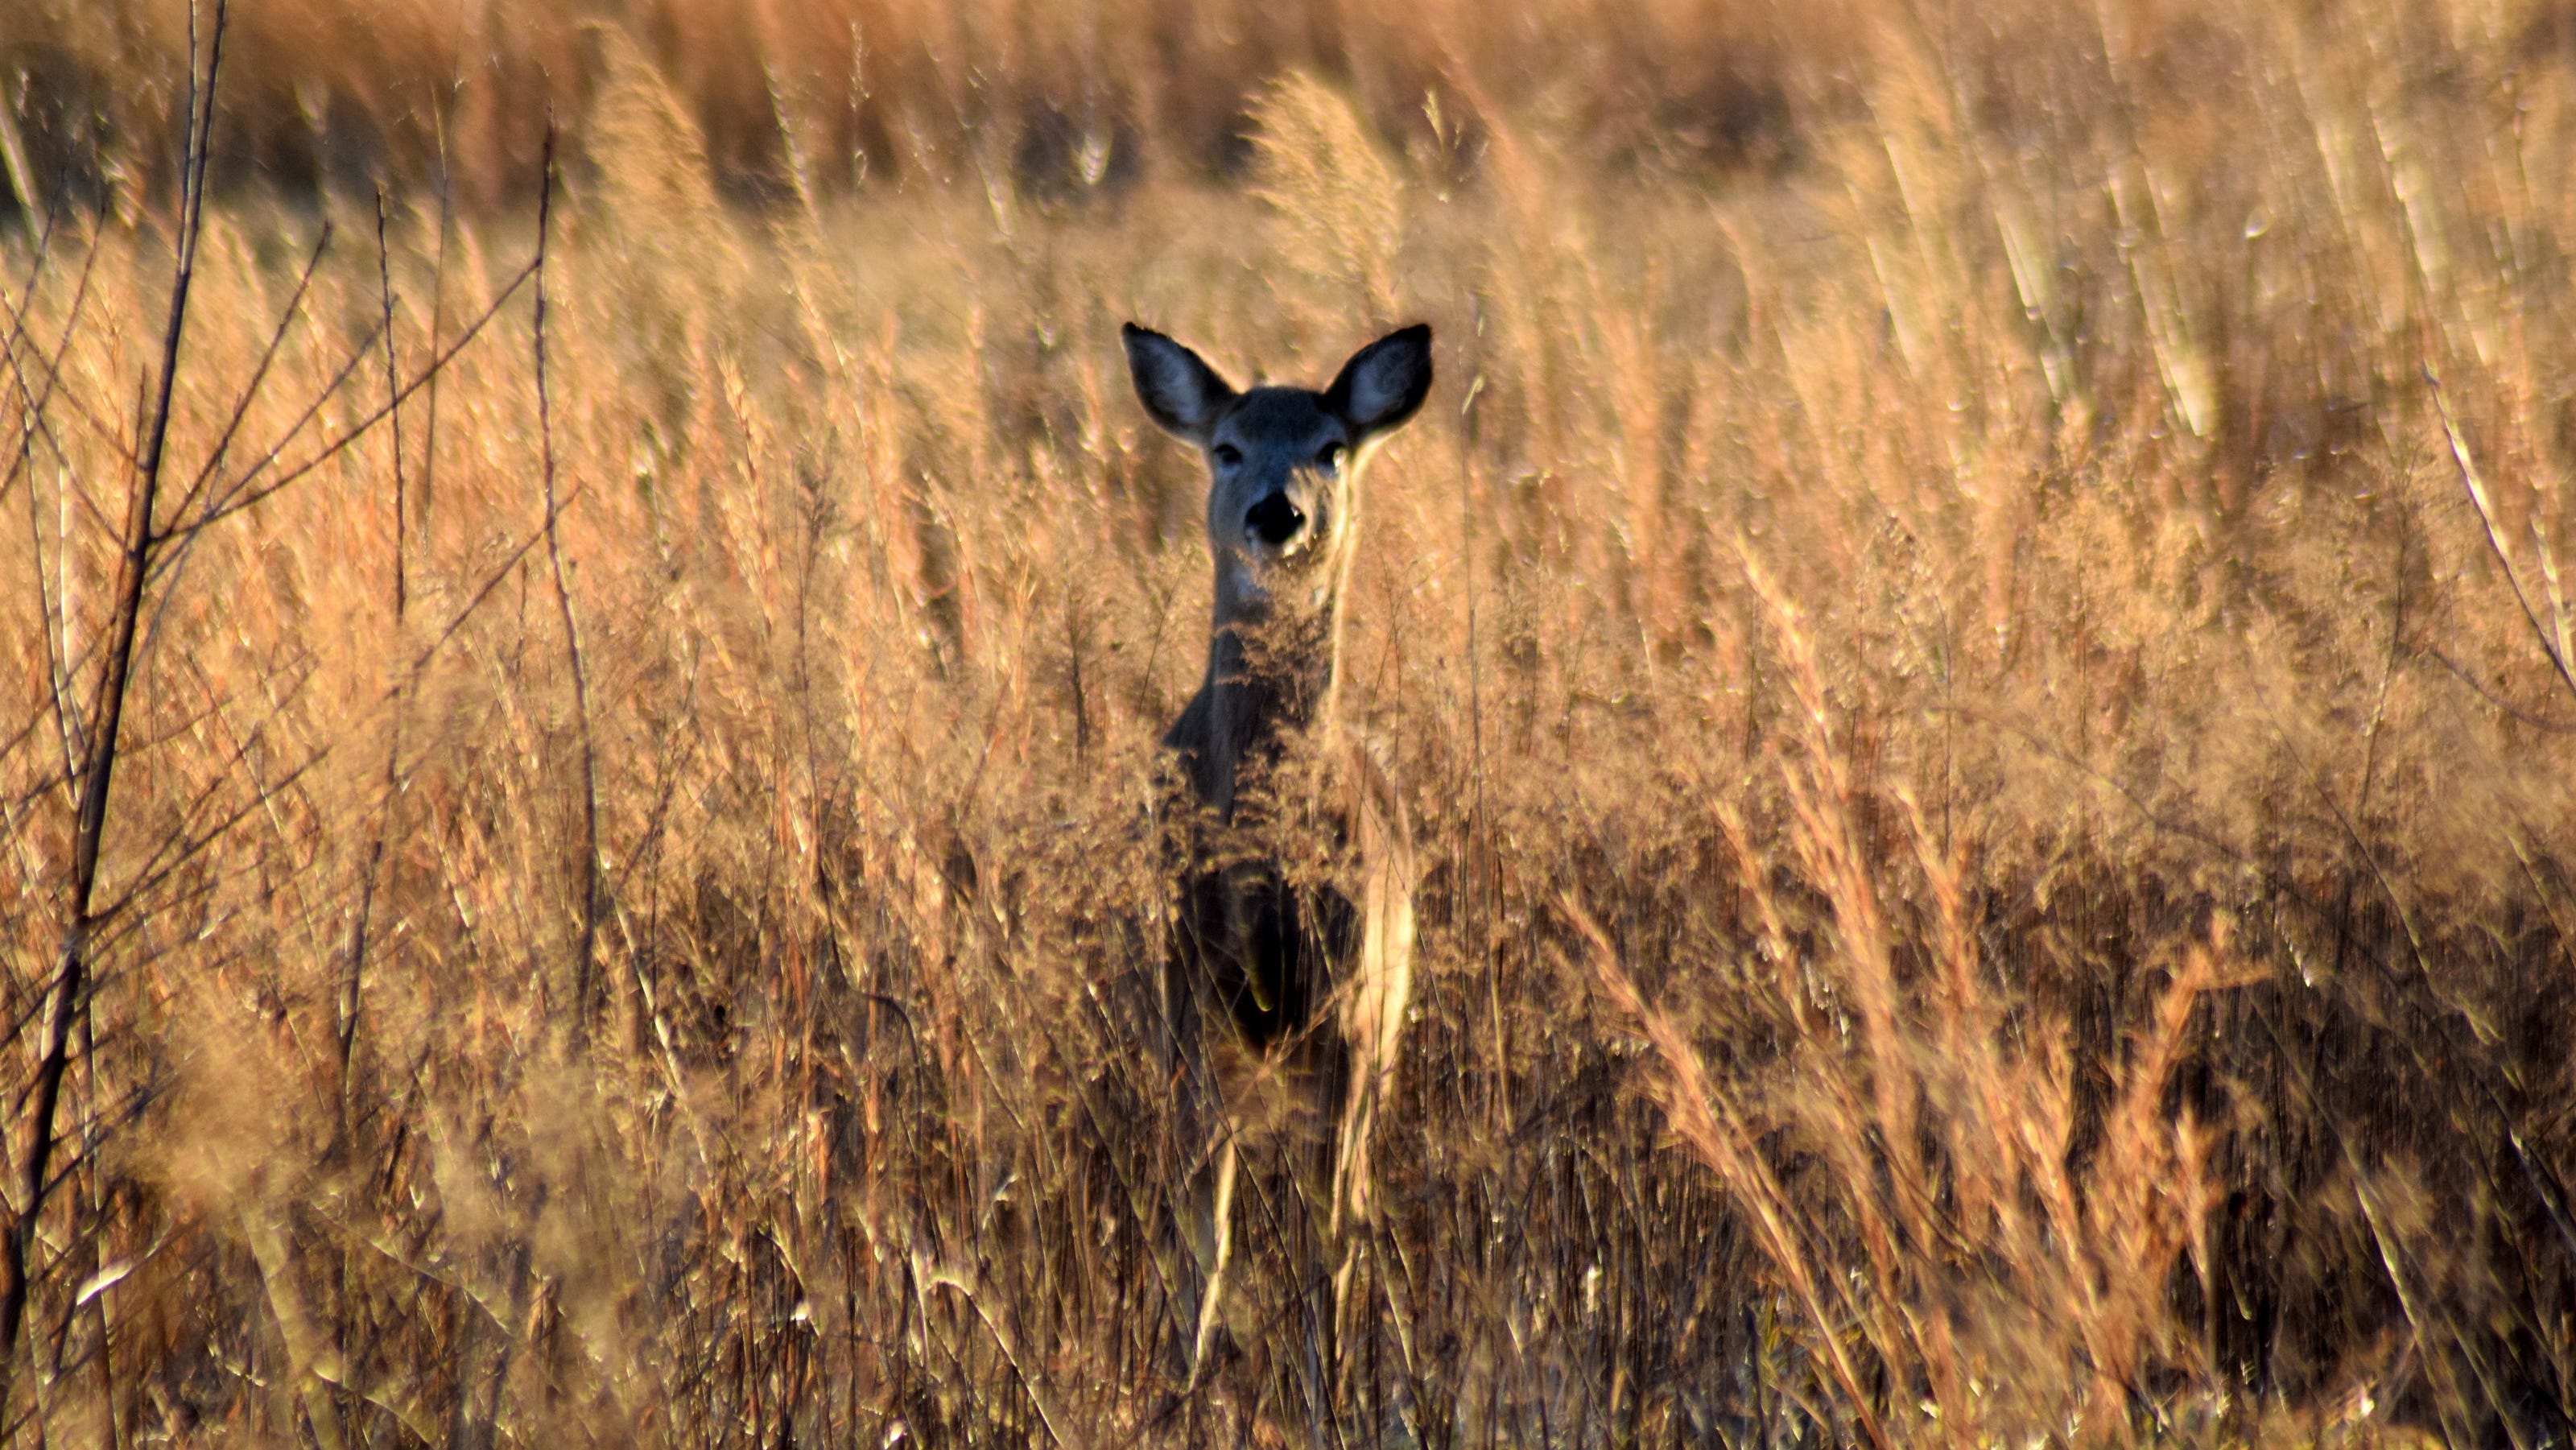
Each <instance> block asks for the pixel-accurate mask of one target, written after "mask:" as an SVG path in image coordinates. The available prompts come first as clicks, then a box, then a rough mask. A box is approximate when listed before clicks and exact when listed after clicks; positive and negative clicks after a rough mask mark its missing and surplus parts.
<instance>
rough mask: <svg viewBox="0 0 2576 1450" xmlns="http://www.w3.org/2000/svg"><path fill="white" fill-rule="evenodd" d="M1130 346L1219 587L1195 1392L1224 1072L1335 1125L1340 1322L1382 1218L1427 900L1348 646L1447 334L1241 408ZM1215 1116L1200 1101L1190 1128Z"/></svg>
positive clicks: (1211, 705)
mask: <svg viewBox="0 0 2576 1450" xmlns="http://www.w3.org/2000/svg"><path fill="white" fill-rule="evenodd" d="M1121 335H1122V338H1123V340H1124V342H1125V345H1126V353H1127V363H1128V370H1129V372H1130V373H1131V375H1132V376H1133V380H1134V382H1135V386H1136V396H1137V398H1138V400H1139V401H1140V402H1142V403H1143V405H1144V408H1145V411H1146V413H1147V414H1148V415H1149V416H1150V417H1152V419H1153V420H1154V422H1155V423H1156V424H1157V425H1159V426H1160V427H1161V428H1162V429H1163V430H1164V431H1165V432H1167V433H1169V434H1171V435H1172V436H1173V437H1175V438H1177V439H1179V440H1181V441H1182V442H1184V443H1187V444H1190V445H1192V446H1193V447H1195V448H1197V449H1198V450H1199V452H1200V454H1201V456H1202V458H1203V460H1204V462H1205V463H1206V466H1207V470H1208V490H1207V544H1208V552H1209V555H1210V557H1211V559H1212V561H1213V563H1214V564H1215V567H1216V587H1215V598H1214V609H1213V618H1212V620H1211V624H1210V628H1209V632H1208V652H1207V669H1206V673H1205V675H1204V676H1203V677H1202V679H1201V683H1200V685H1199V689H1198V693H1197V694H1196V695H1194V696H1192V697H1191V699H1190V701H1189V704H1188V705H1187V706H1186V707H1185V708H1183V709H1182V711H1181V713H1180V717H1179V719H1177V720H1175V721H1174V722H1173V724H1172V726H1171V728H1170V729H1169V730H1168V731H1166V732H1165V733H1164V735H1163V739H1162V744H1163V747H1164V749H1165V751H1166V757H1165V758H1166V760H1167V762H1168V765H1169V767H1170V772H1171V776H1172V777H1174V778H1172V779H1170V780H1168V781H1167V786H1166V794H1167V796H1168V797H1169V798H1170V805H1169V806H1168V807H1167V809H1168V810H1169V811H1170V813H1171V814H1172V816H1173V817H1174V818H1175V819H1176V821H1177V823H1178V825H1179V826H1180V829H1179V831H1178V832H1177V833H1176V835H1175V840H1176V844H1175V846H1174V852H1175V856H1176V861H1175V877H1176V881H1175V885H1176V887H1177V891H1176V906H1177V910H1176V914H1175V921H1174V930H1173V932H1172V933H1171V946H1170V950H1169V951H1168V952H1167V954H1166V968H1165V971H1164V973H1163V977H1162V999H1163V1005H1164V1020H1165V1022H1166V1023H1167V1024H1168V1026H1167V1029H1166V1030H1167V1031H1168V1033H1169V1034H1170V1045H1171V1047H1172V1049H1173V1051H1174V1055H1175V1056H1176V1058H1177V1059H1178V1061H1177V1063H1176V1067H1177V1069H1178V1070H1177V1071H1176V1072H1175V1077H1176V1079H1177V1080H1178V1081H1179V1082H1180V1083H1181V1084H1182V1089H1181V1090H1182V1091H1183V1092H1184V1093H1185V1094H1195V1095H1198V1096H1202V1097H1207V1098H1213V1099H1214V1100H1215V1106H1216V1108H1217V1114H1218V1117H1219V1119H1220V1123H1219V1124H1218V1126H1217V1131H1216V1139H1217V1141H1216V1142H1215V1144H1214V1146H1213V1148H1212V1150H1210V1151H1211V1155H1212V1161H1210V1160H1209V1159H1202V1160H1200V1161H1201V1162H1202V1163H1204V1164H1205V1168H1204V1171H1203V1173H1202V1174H1200V1175H1199V1176H1195V1177H1194V1178H1193V1180H1192V1196H1193V1202H1192V1205H1191V1209H1190V1212H1191V1215H1192V1217H1193V1219H1194V1223H1193V1224H1192V1226H1191V1229H1190V1235H1189V1236H1190V1239H1191V1245H1190V1247H1191V1251H1192V1253H1193V1254H1194V1255H1195V1256H1196V1257H1197V1258H1198V1259H1199V1269H1200V1281H1201V1282H1200V1289H1199V1299H1198V1305H1197V1312H1196V1315H1195V1320H1196V1323H1195V1332H1194V1334H1193V1336H1192V1338H1191V1342H1190V1349H1189V1364H1190V1375H1191V1379H1192V1380H1193V1382H1195V1381H1196V1380H1197V1379H1198V1377H1199V1376H1200V1374H1201V1372H1202V1367H1203V1366H1204V1365H1205V1363H1206V1360H1207V1354H1208V1350H1209V1348H1210V1343H1211V1337H1212V1335H1213V1333H1214V1330H1215V1327H1216V1322H1217V1315H1218V1304H1219V1301H1220V1299H1221V1296H1222V1293H1223V1288H1224V1282H1225V1275H1226V1269H1227V1264H1228V1261H1229V1260H1230V1258H1231V1254H1232V1243H1233V1234H1232V1227H1231V1219H1232V1215H1233V1198H1234V1185H1235V1176H1236V1170H1237V1162H1238V1141H1239V1137H1240V1134H1239V1133H1238V1132H1237V1131H1236V1129H1237V1128H1238V1127H1239V1126H1240V1125H1239V1124H1237V1123H1235V1122H1233V1121H1230V1119H1231V1117H1232V1114H1231V1113H1230V1111H1229V1109H1228V1107H1227V1099H1228V1098H1229V1097H1230V1096H1232V1094H1231V1093H1230V1092H1229V1090H1228V1086H1227V1084H1226V1083H1224V1082H1222V1081H1220V1080H1219V1079H1220V1077H1221V1076H1222V1074H1219V1073H1217V1072H1216V1071H1215V1069H1214V1067H1213V1066H1212V1063H1215V1062H1220V1061H1223V1060H1227V1059H1228V1058H1229V1057H1230V1059H1231V1060H1232V1061H1234V1062H1236V1063H1241V1062H1244V1061H1246V1060H1248V1061H1250V1062H1251V1063H1253V1064H1254V1065H1255V1067H1256V1069H1259V1070H1276V1071H1277V1072H1278V1073H1279V1074H1280V1075H1281V1076H1283V1077H1294V1078H1302V1079H1303V1081H1304V1084H1305V1093H1304V1096H1305V1097H1306V1099H1307V1100H1308V1103H1309V1105H1310V1107H1311V1108H1312V1109H1314V1110H1315V1111H1314V1117H1315V1118H1317V1119H1320V1120H1321V1121H1322V1122H1323V1123H1326V1124H1329V1125H1330V1128H1329V1143H1330V1160H1331V1178H1330V1186H1329V1190H1328V1199H1327V1201H1328V1207H1327V1229H1326V1235H1325V1242H1327V1243H1328V1244H1340V1245H1342V1259H1341V1263H1340V1265H1339V1267H1338V1268H1336V1270H1335V1271H1334V1273H1333V1297H1334V1302H1335V1306H1336V1314H1335V1317H1336V1318H1337V1319H1338V1318H1339V1309H1340V1305H1341V1303H1342V1301H1343V1300H1344V1299H1345V1297H1346V1295H1347V1290H1348V1285H1349V1282H1350V1270H1351V1267H1352V1265H1353V1264H1354V1262H1355V1254H1356V1249H1357V1243H1356V1235H1355V1234H1354V1235H1353V1236H1351V1237H1350V1238H1347V1239H1346V1237H1345V1233H1344V1231H1345V1229H1355V1228H1356V1227H1357V1226H1358V1225H1360V1224H1362V1223H1364V1222H1366V1221H1367V1220H1368V1218H1369V1216H1370V1213H1371V1209H1372V1202H1371V1184H1372V1174H1371V1170H1370V1163H1369V1145H1370V1139H1371V1137H1372V1135H1373V1133H1374V1131H1375V1124H1376V1118H1377V1113H1378V1110H1379V1108H1380V1107H1381V1105H1383V1104H1384V1103H1385V1102H1386V1101H1387V1100H1388V1099H1389V1098H1390V1097H1391V1096H1392V1095H1393V1092H1394V1089H1395V1081H1396V1065H1397V1056H1398V1049H1399V1046H1400V1038H1401V1034H1402V1031H1403V1026H1404V1019H1405V1012H1406V1009H1407V1006H1408V999H1409V998H1410V996H1411V994H1412V986H1413V947H1414V921H1413V898H1414V891H1415V887H1416V884H1417V882H1418V879H1419V877H1418V871H1417V868H1416V866H1415V861H1414V850H1413V833H1412V824H1411V821H1410V819H1409V818H1408V816H1407V814H1406V812H1405V808H1404V802H1403V798H1402V797H1401V795H1400V794H1399V793H1398V792H1397V791H1396V789H1395V787H1394V785H1393V783H1392V781H1391V780H1390V778H1389V774H1388V768H1387V762H1386V758H1385V756H1384V754H1383V753H1382V751H1381V749H1380V748H1379V747H1378V745H1377V744H1376V743H1375V742H1373V741H1370V740H1368V739H1367V738H1365V737H1364V736H1363V735H1362V733H1361V732H1360V731H1359V730H1358V729H1357V728H1356V727H1355V726H1354V725H1353V723H1352V722H1351V721H1349V720H1347V719H1345V718H1344V717H1343V715H1342V712H1341V710H1340V703H1341V698H1340V697H1341V673H1342V672H1341V649H1342V622H1343V616H1344V612H1345V611H1344V603H1345V597H1346V595H1347V594H1348V592H1349V584H1350V578H1351V565H1352V561H1353V560H1354V559H1355V558H1356V557H1357V555H1358V552H1359V523H1360V504H1361V489H1360V479H1361V475H1362V473H1363V472H1364V471H1365V470H1366V468H1367V466H1368V464H1369V461H1370V460H1371V458H1373V457H1374V456H1375V454H1376V453H1377V450H1378V449H1379V447H1380V446H1381V445H1383V444H1384V443H1385V442H1386V441H1387V439H1388V438H1389V437H1391V436H1392V435H1393V434H1394V433H1395V431H1396V430H1397V429H1399V428H1401V427H1403V426H1404V424H1405V423H1407V422H1408V421H1410V420H1411V419H1412V417H1413V415H1414V414H1415V413H1416V412H1418V411H1419V410H1420V409H1421V407H1422V403H1423V400H1424V399H1425V398H1426V397H1427V396H1429V394H1430V391H1431V329H1430V328H1429V327H1428V326H1427V325H1423V324H1416V325H1414V326H1410V327H1405V328H1401V329H1399V330H1397V331H1395V332H1391V333H1389V334H1387V335H1386V336H1384V337H1381V338H1379V339H1378V340H1377V341H1375V342H1372V343H1370V344H1368V345H1367V346H1366V347H1363V348H1361V349H1360V350H1359V351H1358V352H1357V353H1354V354H1353V355H1352V356H1351V358H1350V360H1349V361H1348V362H1346V363H1344V364H1343V366H1342V369H1341V371H1340V373H1339V374H1338V375H1336V376H1335V377H1334V379H1333V381H1332V383H1331V384H1330V385H1329V386H1327V387H1325V388H1324V389H1322V390H1321V391H1316V390H1313V389H1309V388H1302V387H1281V386H1256V387H1252V388H1248V389H1245V390H1242V391H1237V390H1236V389H1235V388H1234V387H1233V386H1232V385H1231V384H1229V383H1227V382H1226V380H1225V379H1224V378H1223V377H1222V376H1220V375H1219V374H1218V373H1217V371H1216V369H1214V368H1212V367H1210V366H1209V365H1208V364H1207V362H1206V361H1205V360H1203V359H1202V358H1200V357H1199V355H1198V354H1197V353H1195V352H1192V351H1191V350H1190V349H1189V348H1187V347H1184V346H1182V345H1181V344H1180V343H1178V342H1175V341H1173V340H1172V339H1171V338H1169V337H1166V336H1164V335H1163V334H1162V333H1159V332H1154V331H1151V330H1149V329H1146V328H1143V327H1139V326H1137V325H1136V324H1134V323H1132V322H1131V323H1128V324H1127V325H1126V326H1125V327H1124V328H1123V329H1122V334H1121ZM1319 863H1320V869H1318V867H1319ZM1211 1019H1212V1021H1211ZM1218 1047H1226V1048H1231V1049H1232V1051H1231V1053H1230V1054H1228V1053H1221V1052H1214V1051H1212V1049H1215V1048H1218ZM1195 1115H1196V1109H1194V1108H1193V1107H1191V1105H1190V1102H1189V1101H1188V1100H1187V1099H1185V1102H1184V1118H1185V1121H1188V1120H1192V1119H1194V1117H1195ZM1201 1185H1204V1189H1205V1191H1204V1192H1202V1191H1201Z"/></svg>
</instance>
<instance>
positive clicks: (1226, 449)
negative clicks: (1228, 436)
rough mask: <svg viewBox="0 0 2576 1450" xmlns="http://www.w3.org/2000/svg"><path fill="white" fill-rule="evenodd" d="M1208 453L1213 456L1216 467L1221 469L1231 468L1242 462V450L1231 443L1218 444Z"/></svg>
mask: <svg viewBox="0 0 2576 1450" xmlns="http://www.w3.org/2000/svg"><path fill="white" fill-rule="evenodd" d="M1208 451H1209V452H1210V453H1211V454H1213V455H1215V457H1216V461H1217V464H1218V466H1219V467H1222V468H1232V467H1234V466H1235V465H1236V464H1238V463H1241V462H1242V461H1243V450H1242V449H1240V448H1237V447H1235V446H1234V445H1233V444H1231V443H1220V444H1218V445H1217V446H1216V447H1214V448H1211V449H1209V450H1208Z"/></svg>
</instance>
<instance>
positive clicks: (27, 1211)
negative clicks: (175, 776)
mask: <svg viewBox="0 0 2576 1450" xmlns="http://www.w3.org/2000/svg"><path fill="white" fill-rule="evenodd" d="M188 19H189V36H188V40H189V49H188V56H189V63H190V64H189V94H188V101H189V106H188V154H187V162H186V165H185V167H184V168H183V169H182V171H181V173H180V196H179V238H178V265H177V271H176V274H175V275H174V276H173V278H172V280H171V284H170V312H169V320H168V322H167V324H166V325H165V326H164V328H163V329H162V335H161V371H160V378H159V384H158V389H157V393H156V395H155V398H154V401H153V404H152V409H151V412H150V414H149V415H148V417H147V418H146V419H145V420H144V437H145V443H144V447H143V453H142V456H141V458H140V460H139V461H138V463H137V466H136V470H135V478H134V486H133V489H132V491H131V493H130V494H129V495H128V498H127V503H126V516H125V529H124V535H123V540H124V552H123V555H122V557H121V559H120V560H119V563H118V567H117V583H116V594H115V614H114V617H113V618H112V620H111V621H110V623H109V626H108V632H109V637H110V641H111V643H110V645H109V649H108V654H107V662H106V668H105V670H104V671H103V672H102V673H101V674H100V676H99V682H98V694H97V704H96V705H95V707H94V708H93V709H92V710H91V711H90V718H91V719H92V720H93V721H95V722H96V728H95V730H94V732H93V735H92V744H91V748H90V750H89V751H88V755H87V759H86V760H85V761H84V762H83V766H84V768H83V770H82V778H81V791H80V809H79V814H78V816H77V817H76V825H75V827H74V832H73V837H72V865H71V915H70V920H69V922H68V923H67V924H66V925H65V927H64V930H63V937H62V947H61V951H60V953H59V956H58V960H57V964H56V967H55V971H54V983H53V996H52V1003H51V1005H50V1008H49V1010H48V1013H47V1022H46V1026H45V1041H44V1047H43V1050H42V1052H41V1054H40V1056H39V1058H38V1061H37V1068H36V1081H35V1092H34V1103H33V1105H32V1107H31V1108H30V1110H29V1113H28V1126H27V1138H26V1146H25V1148H24V1150H23V1152H24V1155H25V1156H24V1158H23V1159H22V1162H21V1167H22V1170H23V1171H22V1172H21V1174H20V1179H19V1182H20V1190H19V1197H18V1203H17V1205H16V1208H17V1219H16V1222H14V1223H12V1224H11V1225H10V1231H9V1234H8V1238H7V1240H6V1242H5V1245H0V1406H5V1405H6V1403H7V1398H8V1397H7V1385H8V1380H9V1378H10V1373H11V1371H12V1370H14V1368H15V1364H16V1358H17V1344H18V1331H19V1328H20V1326H21V1324H22V1323H23V1322H24V1321H25V1318H26V1310H27V1296H28V1290H29V1287H30V1284H29V1280H30V1273H31V1271H30V1266H29V1263H28V1258H29V1255H30V1254H31V1253H32V1252H33V1250H34V1247H35V1240H36V1223H37V1220H38V1219H39V1218H41V1217H42V1216H43V1214H44V1208H45V1193H46V1190H47V1188H48V1187H49V1186H50V1180H49V1178H48V1172H49V1169H50V1167H51V1163H52V1159H53V1153H54V1117H55V1114H56V1113H57V1111H58V1110H59V1109H60V1107H61V1103H62V1086H63V1077H64V1073H65V1070H66V1069H67V1068H68V1067H69V1066H70V1061H71V1052H72V1044H73V1038H74V1029H75V1027H76V1026H77V1024H78V1022H79V1020H80V1015H81V1014H80V1009H81V1005H82V1003H83V1000H84V998H85V995H86V994H85V991H84V987H85V985H86V982H87V977H88V970H89V964H90V963H89V933H90V927H91V920H90V900H91V896H92V894H93V892H94V891H95V889H96V887H97V885H98V858H99V844H100V841H101V839H102V838H103V837H104V836H105V834H106V830H107V801H108V787H109V785H110V783H111V782H112V780H113V779H114V776H115V771H116V746H117V736H118V731H119V728H120V727H121V725H122V724H123V722H124V714H125V698H126V694H127V691H128V687H129V686H130V685H131V683H132V679H133V664H134V635H135V626H136V625H137V623H138V622H139V621H140V620H141V618H142V613H143V590H144V584H145V581H146V579H147V578H148V576H149V574H150V569H151V563H152V548H153V532H152V506H153V499H154V495H155V494H156V493H157V492H158V490H159V487H160V482H161V462H162V458H163V451H164V449H165V448H166V447H167V445H168V443H169V437H170V413H171V399H172V396H173V392H174V387H175V384H176V383H177V381H178V372H179V343H180V339H181V337H182V336H183V335H184V334H185V332H186V330H187V322H188V290H189V285H190V283H191V282H192V281H193V280H194V278H195V273H196V261H197V241H198V238H199V236H200V235H201V234H202V222H203V219H204V215H205V200H206V159H207V153H208V146H207V140H208V134H209V133H210V132H211V131H212V129H213V126H214V107H215V83H216V79H217V77H218V76H219V75H220V74H221V71H222V65H223V50H224V19H225V0H215V8H214V19H213V24H212V26H211V34H210V36H209V38H208V43H207V46H206V63H205V70H204V72H203V74H202V76H200V74H199V73H198V71H197V69H196V64H195V62H196V55H197V45H196V41H197V35H196V30H197V20H198V12H197V8H196V6H194V5H193V4H192V5H191V6H190V7H189V11H188Z"/></svg>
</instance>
